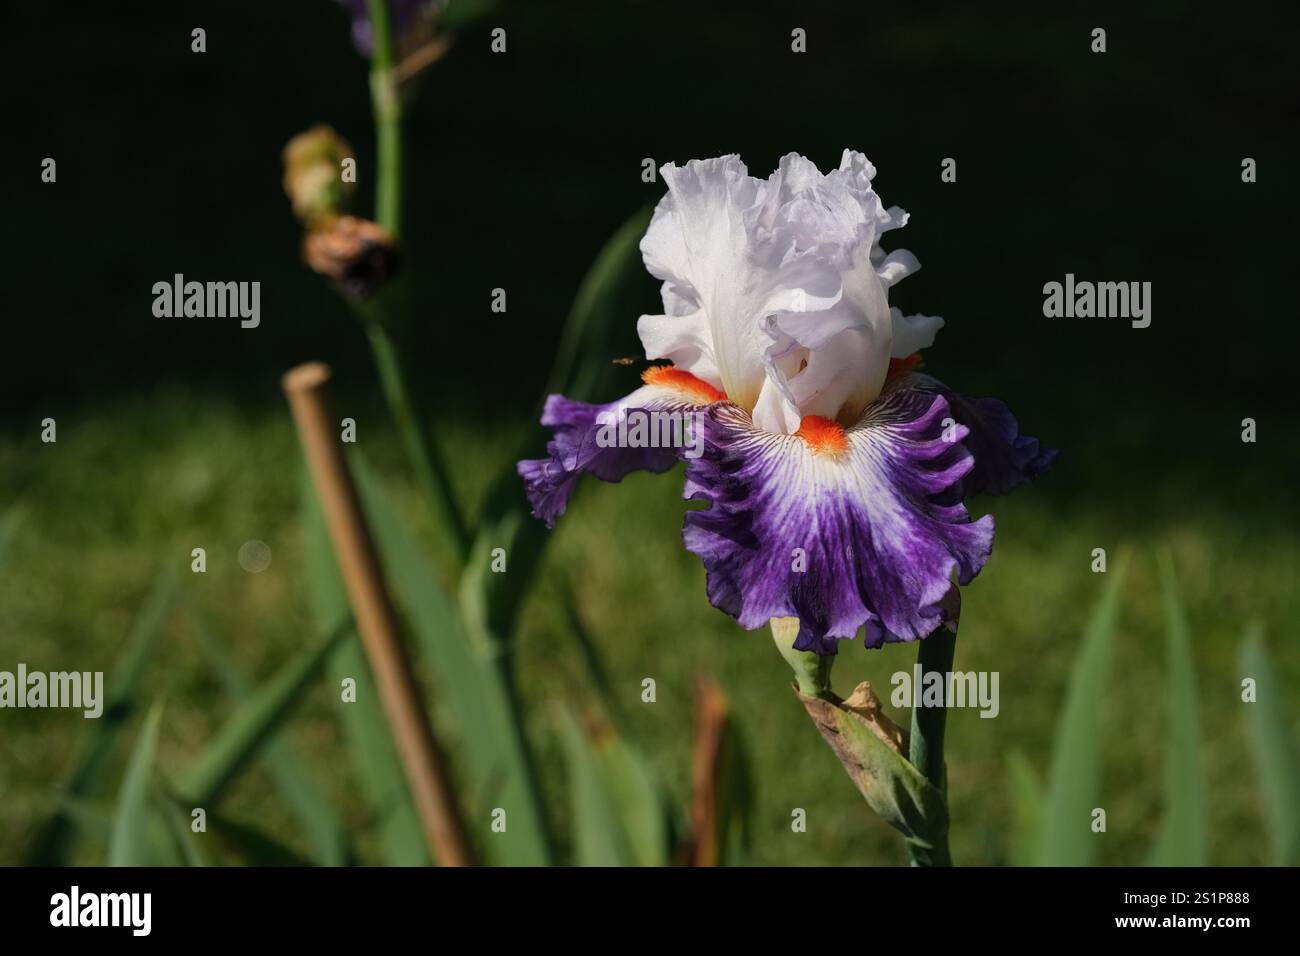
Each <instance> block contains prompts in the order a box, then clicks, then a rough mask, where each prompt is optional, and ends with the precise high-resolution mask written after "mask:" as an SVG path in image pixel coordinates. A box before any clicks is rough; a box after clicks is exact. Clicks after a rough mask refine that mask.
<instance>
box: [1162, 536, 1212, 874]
mask: <svg viewBox="0 0 1300 956" xmlns="http://www.w3.org/2000/svg"><path fill="white" fill-rule="evenodd" d="M1160 579H1161V583H1162V584H1163V588H1164V598H1165V602H1164V603H1165V628H1166V631H1165V633H1166V643H1165V647H1166V651H1165V653H1166V655H1167V656H1168V658H1169V678H1168V686H1167V687H1166V689H1165V715H1166V722H1167V724H1168V727H1169V738H1170V739H1169V747H1168V748H1167V750H1166V756H1165V760H1166V763H1165V816H1164V822H1163V824H1162V826H1161V830H1160V836H1159V837H1158V838H1157V840H1156V845H1155V847H1154V848H1153V850H1152V854H1151V859H1150V861H1149V862H1150V865H1151V866H1205V865H1206V864H1208V863H1209V853H1208V850H1207V848H1206V847H1207V841H1206V836H1205V798H1204V789H1205V785H1204V780H1203V778H1202V776H1201V766H1200V742H1201V728H1200V718H1199V717H1198V715H1197V707H1196V669H1195V665H1194V664H1193V663H1192V646H1191V638H1190V637H1189V632H1188V627H1187V614H1186V612H1185V611H1184V609H1183V602H1182V599H1181V598H1180V597H1179V593H1178V578H1177V575H1176V573H1175V571H1174V562H1173V558H1172V556H1171V555H1170V554H1169V553H1168V552H1161V554H1160Z"/></svg>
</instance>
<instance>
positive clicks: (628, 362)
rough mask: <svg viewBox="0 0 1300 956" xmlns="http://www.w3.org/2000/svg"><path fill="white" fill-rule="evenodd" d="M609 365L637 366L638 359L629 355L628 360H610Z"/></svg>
mask: <svg viewBox="0 0 1300 956" xmlns="http://www.w3.org/2000/svg"><path fill="white" fill-rule="evenodd" d="M609 364H610V365H635V364H636V358H634V357H633V356H631V355H629V356H627V357H626V358H616V359H610V360H609Z"/></svg>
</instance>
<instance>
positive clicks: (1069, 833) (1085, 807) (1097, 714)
mask: <svg viewBox="0 0 1300 956" xmlns="http://www.w3.org/2000/svg"><path fill="white" fill-rule="evenodd" d="M1126 563H1127V562H1126V561H1124V560H1122V559H1121V560H1120V561H1119V562H1118V566H1117V567H1116V568H1115V569H1114V570H1112V571H1111V572H1110V574H1109V575H1108V576H1107V577H1108V580H1107V582H1106V585H1105V587H1104V588H1103V590H1102V595H1101V599H1100V601H1098V603H1097V607H1096V609H1095V610H1094V611H1093V613H1092V617H1091V618H1090V619H1089V621H1088V625H1087V627H1086V628H1085V630H1084V636H1083V646H1082V647H1081V648H1080V650H1079V656H1078V657H1077V658H1076V659H1075V662H1074V668H1073V670H1072V672H1071V674H1070V683H1069V687H1068V688H1067V690H1066V694H1065V707H1064V710H1063V711H1062V712H1061V717H1060V721H1059V722H1058V724H1057V726H1056V742H1055V745H1054V748H1053V751H1052V766H1051V770H1050V772H1049V773H1048V777H1047V796H1046V799H1045V800H1044V801H1043V812H1042V826H1041V829H1040V831H1039V835H1038V841H1037V845H1038V859H1037V862H1038V865H1040V866H1088V865H1090V864H1092V862H1093V860H1094V858H1095V855H1096V848H1097V841H1098V835H1097V834H1096V833H1094V832H1092V812H1093V809H1094V808H1096V807H1097V805H1098V802H1099V800H1100V799H1101V723H1102V722H1101V703H1102V698H1103V697H1104V696H1105V690H1106V669H1107V663H1108V661H1109V658H1110V642H1111V633H1112V632H1113V631H1114V629H1115V620H1116V617H1117V615H1118V612H1119V595H1120V590H1121V587H1122V585H1123V581H1124V571H1125V565H1126Z"/></svg>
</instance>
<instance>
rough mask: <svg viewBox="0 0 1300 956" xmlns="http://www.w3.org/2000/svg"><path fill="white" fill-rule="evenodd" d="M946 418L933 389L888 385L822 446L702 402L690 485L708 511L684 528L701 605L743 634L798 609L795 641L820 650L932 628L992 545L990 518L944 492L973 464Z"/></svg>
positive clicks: (726, 406)
mask: <svg viewBox="0 0 1300 956" xmlns="http://www.w3.org/2000/svg"><path fill="white" fill-rule="evenodd" d="M948 416H949V409H948V402H947V400H946V399H945V398H944V397H943V396H942V395H938V394H935V393H934V392H930V391H925V390H920V389H916V388H899V387H892V386H891V387H890V388H887V390H886V392H885V393H884V394H883V395H882V396H881V397H880V398H879V399H878V400H877V401H875V402H873V403H872V404H871V405H870V406H868V408H867V410H866V413H865V414H864V416H863V418H862V419H861V421H859V422H858V423H857V424H855V425H854V426H853V427H851V428H849V429H847V430H845V431H842V432H839V433H837V434H832V436H831V437H832V439H834V440H833V441H832V442H831V443H830V444H829V445H827V444H825V443H821V444H819V442H818V441H817V440H816V436H813V438H812V440H810V439H808V438H805V437H802V436H801V435H800V434H796V435H777V434H772V433H770V432H765V431H762V430H760V429H757V428H755V427H754V425H753V422H752V419H751V418H750V416H749V415H748V414H747V413H746V412H745V411H744V410H743V409H741V408H738V407H737V406H735V405H732V404H730V403H719V404H717V405H713V406H711V407H710V408H709V410H708V412H707V413H706V415H705V421H706V425H705V445H704V453H703V455H702V456H701V457H700V458H698V459H695V460H692V461H690V462H689V463H688V465H687V470H686V479H687V480H686V491H685V496H686V497H687V498H688V499H692V500H698V501H706V502H708V503H709V507H708V508H706V509H704V510H699V511H691V512H689V513H688V514H687V515H686V519H685V523H684V528H683V532H682V536H683V540H684V541H685V544H686V547H687V549H688V550H690V551H691V552H693V553H695V554H696V555H698V556H699V557H700V558H701V559H702V560H703V561H704V565H705V568H706V570H707V572H708V593H709V599H710V601H711V602H712V603H713V604H714V606H715V607H718V608H719V609H721V610H723V611H725V612H727V613H728V614H731V615H732V616H733V617H735V618H736V619H737V620H738V621H739V623H740V624H741V625H742V626H743V627H746V628H750V629H753V628H758V627H762V626H765V625H766V624H767V622H768V620H769V619H770V618H773V617H798V618H799V620H800V622H801V626H800V632H799V637H798V640H797V642H796V647H799V648H800V649H805V650H815V651H817V652H818V653H822V654H828V653H834V649H835V643H836V640H838V639H844V638H851V637H853V636H854V635H855V634H856V633H857V630H858V628H860V627H863V626H865V627H866V629H867V631H866V633H867V639H868V643H869V645H875V646H878V645H879V644H880V643H883V642H884V641H885V640H890V639H892V640H903V641H911V640H916V639H918V638H923V637H925V636H927V635H929V634H930V633H931V632H933V631H934V630H935V629H936V628H937V627H938V626H939V625H940V624H941V623H943V621H944V610H943V606H942V602H943V601H944V598H945V597H946V595H947V594H948V590H949V588H950V587H951V581H952V577H953V575H954V574H955V575H956V577H957V580H958V581H959V582H960V583H962V584H965V583H967V582H968V581H970V580H971V578H973V577H974V576H975V575H976V574H977V573H978V572H979V570H980V568H981V567H982V566H983V564H984V561H985V560H986V559H987V557H988V555H989V552H990V549H991V547H992V541H993V519H992V517H990V516H985V517H984V518H981V519H980V520H978V521H974V522H972V521H971V520H970V517H969V515H968V514H967V512H966V509H965V507H964V506H963V505H962V504H961V503H960V501H955V500H954V498H953V495H952V489H953V488H954V487H955V486H958V483H959V482H960V481H961V480H962V479H963V478H964V477H965V476H966V475H967V474H968V473H969V471H970V469H971V468H972V466H973V464H974V462H973V460H972V458H971V455H970V453H969V452H968V451H967V450H966V448H965V447H964V446H963V444H962V439H963V438H964V437H965V434H966V430H965V429H964V428H957V429H945V428H944V419H945V418H947V417H948ZM826 424H827V425H828V426H832V428H833V423H829V422H828V423H826ZM801 431H802V429H801ZM836 441H838V442H839V443H840V444H838V445H836V444H835V442H836Z"/></svg>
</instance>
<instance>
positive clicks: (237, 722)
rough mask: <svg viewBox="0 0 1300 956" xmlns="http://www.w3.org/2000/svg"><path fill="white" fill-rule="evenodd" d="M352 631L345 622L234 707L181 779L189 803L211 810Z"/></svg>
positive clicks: (179, 787) (182, 793) (179, 788)
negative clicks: (334, 650)
mask: <svg viewBox="0 0 1300 956" xmlns="http://www.w3.org/2000/svg"><path fill="white" fill-rule="evenodd" d="M350 632H351V628H350V627H349V626H348V625H347V624H345V623H341V624H339V625H338V626H336V627H335V628H334V632H333V633H332V634H330V635H329V636H328V637H326V638H325V639H324V640H323V641H318V642H317V644H316V645H315V646H314V647H309V648H307V649H306V650H304V651H302V652H300V653H299V654H298V656H297V657H295V658H294V659H293V660H291V661H289V662H288V663H286V664H285V665H283V666H282V667H281V668H280V670H279V671H277V672H276V673H275V675H274V676H273V677H271V679H270V680H268V681H267V682H266V683H265V684H264V685H262V686H261V687H260V688H258V689H257V691H255V692H254V693H253V694H252V695H251V696H249V698H248V699H247V700H246V701H244V703H243V704H241V705H240V706H239V707H238V708H237V709H236V710H235V712H234V714H232V715H231V716H230V718H229V719H227V720H226V722H225V723H224V724H222V726H221V729H220V730H218V731H217V733H216V735H215V736H214V737H213V738H212V740H211V741H210V742H209V743H208V745H207V746H206V747H205V748H204V750H203V752H202V753H201V754H200V755H199V757H198V759H197V760H195V761H194V763H193V764H191V765H190V768H189V769H188V770H187V771H186V772H185V773H184V774H183V775H182V776H181V777H180V778H179V780H178V781H177V783H176V788H175V789H176V792H177V794H178V795H180V796H181V798H182V799H183V801H184V802H186V803H188V804H189V805H190V806H194V807H203V808H204V809H206V810H209V811H211V809H212V808H213V807H214V806H215V805H216V804H217V802H218V801H219V800H220V798H221V795H222V793H223V792H224V791H225V789H226V787H227V786H228V785H229V784H230V782H231V781H232V780H234V779H235V777H236V776H238V775H239V773H240V771H242V770H243V769H244V768H245V767H246V766H248V764H249V763H250V762H251V761H252V760H253V758H254V757H256V756H257V754H258V753H259V751H260V749H261V747H262V746H263V745H264V744H266V743H267V742H268V741H270V740H271V738H272V737H273V736H274V735H275V733H276V732H277V731H278V730H279V729H280V727H281V725H282V724H283V723H284V720H285V718H286V717H288V715H289V713H290V711H291V710H292V709H293V707H294V705H295V704H297V703H298V701H299V700H300V699H301V697H302V695H303V692H304V691H306V689H307V688H308V687H309V686H310V685H311V682H312V680H313V679H314V678H315V677H316V676H317V674H319V673H320V669H321V666H322V664H323V663H324V662H325V658H326V657H327V656H328V655H329V652H330V651H331V650H333V649H334V648H335V647H336V646H337V645H338V643H339V641H341V640H342V639H343V637H344V636H345V635H347V634H349V633H350Z"/></svg>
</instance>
